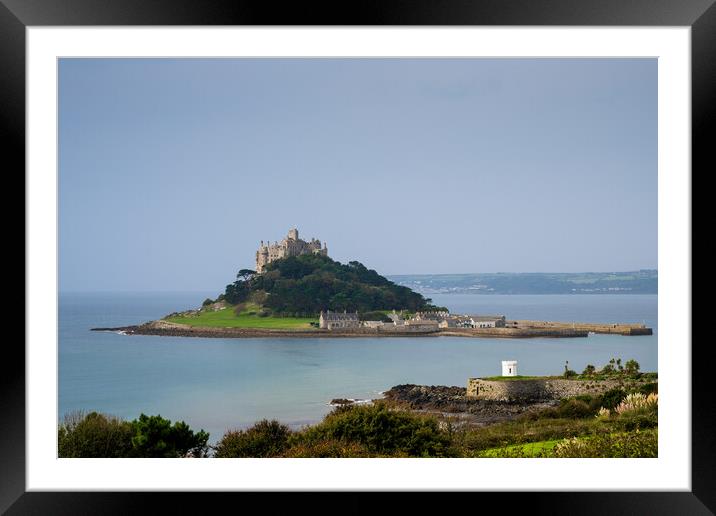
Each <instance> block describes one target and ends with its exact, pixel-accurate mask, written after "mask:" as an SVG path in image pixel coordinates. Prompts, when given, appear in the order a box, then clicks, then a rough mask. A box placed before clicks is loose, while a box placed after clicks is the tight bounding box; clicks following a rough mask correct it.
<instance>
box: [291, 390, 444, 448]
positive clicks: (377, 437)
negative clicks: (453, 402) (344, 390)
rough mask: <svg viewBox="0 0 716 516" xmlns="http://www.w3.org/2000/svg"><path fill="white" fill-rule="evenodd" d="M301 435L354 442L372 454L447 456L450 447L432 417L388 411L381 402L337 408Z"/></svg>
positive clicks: (309, 439)
mask: <svg viewBox="0 0 716 516" xmlns="http://www.w3.org/2000/svg"><path fill="white" fill-rule="evenodd" d="M301 438H302V441H303V442H304V443H310V442H316V441H321V440H326V439H328V440H339V441H343V442H354V443H358V444H360V445H362V446H363V447H365V448H366V449H367V450H368V451H370V452H371V453H373V454H379V455H391V456H396V455H398V456H400V455H404V456H409V457H443V456H447V455H449V451H448V448H449V446H450V438H449V436H448V435H447V434H446V433H445V432H443V431H442V430H440V428H439V425H438V421H437V419H435V418H434V417H425V416H418V415H415V414H411V413H408V412H402V411H397V410H391V409H389V408H388V407H387V406H386V405H385V404H382V403H376V404H373V405H360V406H352V405H348V406H344V407H339V408H337V409H335V410H334V411H333V412H332V413H330V414H329V415H328V416H326V417H325V419H324V420H323V421H322V422H321V423H319V424H318V425H316V426H315V427H313V428H310V429H308V430H306V431H305V432H304V433H303V434H302V436H301Z"/></svg>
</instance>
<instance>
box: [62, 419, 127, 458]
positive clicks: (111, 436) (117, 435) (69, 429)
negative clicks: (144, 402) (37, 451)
mask: <svg viewBox="0 0 716 516" xmlns="http://www.w3.org/2000/svg"><path fill="white" fill-rule="evenodd" d="M57 438H58V439H57V441H58V456H59V457H128V456H129V454H130V452H131V450H132V429H131V426H130V424H129V423H127V422H126V421H122V420H121V419H119V418H115V417H112V416H107V415H104V414H99V413H97V412H90V413H89V414H86V415H85V414H84V413H83V412H72V413H70V414H67V415H66V416H65V417H64V421H63V423H62V424H61V425H60V426H59V428H58V432H57Z"/></svg>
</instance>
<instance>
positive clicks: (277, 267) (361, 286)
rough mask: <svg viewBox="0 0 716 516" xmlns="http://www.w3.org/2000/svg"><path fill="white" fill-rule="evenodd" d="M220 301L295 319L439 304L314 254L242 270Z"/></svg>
mask: <svg viewBox="0 0 716 516" xmlns="http://www.w3.org/2000/svg"><path fill="white" fill-rule="evenodd" d="M217 301H224V302H226V303H229V304H231V305H238V304H241V303H245V302H250V303H255V304H256V305H260V306H261V307H262V309H263V310H265V311H266V312H267V313H265V315H281V316H292V317H315V316H317V315H318V313H319V312H320V311H321V310H333V311H344V310H347V311H349V312H354V311H358V312H371V311H377V310H407V311H410V312H414V311H417V310H428V309H434V308H436V307H433V306H432V305H431V304H430V303H431V300H430V299H426V298H424V297H423V296H422V295H421V294H418V293H417V292H413V291H412V290H411V289H410V288H408V287H403V286H400V285H396V284H395V283H393V282H392V281H390V280H388V279H387V278H384V277H383V276H381V275H380V274H378V273H377V272H376V271H374V270H372V269H368V268H367V267H365V266H364V265H363V264H362V263H360V262H357V261H352V262H349V263H348V264H342V263H340V262H337V261H335V260H332V259H331V258H329V257H327V256H321V255H310V254H306V255H301V256H294V257H289V258H284V259H281V260H276V261H274V262H271V263H269V264H268V265H267V266H266V269H265V271H264V273H262V274H256V273H254V272H253V271H249V270H242V271H240V272H239V274H238V276H237V279H236V281H235V282H234V283H231V284H229V285H227V286H226V290H225V291H224V293H223V294H222V295H220V296H219V298H218V299H217ZM259 315H261V314H259Z"/></svg>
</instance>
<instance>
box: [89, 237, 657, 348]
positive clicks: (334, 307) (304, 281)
mask: <svg viewBox="0 0 716 516" xmlns="http://www.w3.org/2000/svg"><path fill="white" fill-rule="evenodd" d="M255 263H256V268H255V270H251V269H241V270H239V272H238V274H237V276H236V280H235V281H234V282H233V283H230V284H228V285H227V286H226V288H225V290H224V292H223V293H222V294H220V295H219V296H218V297H217V298H216V299H210V298H209V299H205V300H204V302H203V303H202V306H201V307H199V308H197V309H194V310H187V311H184V312H174V313H171V314H169V315H167V316H165V317H164V318H162V319H161V320H158V321H150V322H147V323H144V324H139V325H134V326H125V327H119V328H92V330H94V331H118V332H122V333H124V334H129V335H134V334H136V335H168V336H189V337H224V338H225V337H237V338H240V337H245V338H246V337H277V336H281V337H284V336H286V337H366V336H373V337H374V336H386V337H395V336H440V335H442V336H458V337H507V338H521V337H522V338H524V337H587V336H588V335H589V333H615V334H620V335H650V334H651V333H652V331H651V329H650V328H647V327H645V325H643V324H618V323H615V324H594V323H573V322H549V321H526V320H508V319H507V317H506V316H505V315H501V314H500V315H494V314H451V313H450V312H449V310H448V309H447V308H446V307H440V306H435V305H433V304H432V300H431V299H430V298H425V297H423V295H422V294H420V293H418V292H415V291H414V290H413V289H411V288H409V287H407V286H404V285H398V284H396V283H394V282H393V281H390V280H389V279H387V278H385V277H383V276H381V275H380V274H378V273H377V272H376V271H375V270H372V269H368V268H367V267H365V266H364V265H363V264H362V263H360V262H357V261H351V262H348V263H347V264H342V263H340V262H337V261H335V260H333V259H331V258H330V257H329V256H328V246H327V245H326V243H325V242H324V243H323V245H321V241H320V240H318V239H315V238H313V239H311V240H310V241H308V242H307V241H304V240H302V239H300V238H299V234H298V229H296V228H292V229H290V230H289V232H288V234H287V236H286V237H285V238H284V239H283V240H281V241H280V242H278V241H277V242H275V243H274V244H268V243H266V244H265V243H264V242H263V241H261V243H260V245H259V248H258V250H257V251H256V261H255Z"/></svg>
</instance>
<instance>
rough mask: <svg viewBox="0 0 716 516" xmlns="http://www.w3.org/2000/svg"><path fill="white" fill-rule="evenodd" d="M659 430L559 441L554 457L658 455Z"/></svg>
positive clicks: (634, 456) (553, 453) (633, 456)
mask: <svg viewBox="0 0 716 516" xmlns="http://www.w3.org/2000/svg"><path fill="white" fill-rule="evenodd" d="M658 449H659V436H658V430H656V429H654V430H646V431H642V432H631V433H626V434H607V435H595V436H590V437H586V438H578V437H575V438H571V439H566V440H564V441H562V442H560V443H558V444H557V445H556V446H555V447H554V450H553V452H552V456H554V457H624V458H636V457H658Z"/></svg>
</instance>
